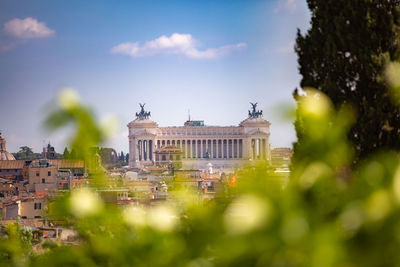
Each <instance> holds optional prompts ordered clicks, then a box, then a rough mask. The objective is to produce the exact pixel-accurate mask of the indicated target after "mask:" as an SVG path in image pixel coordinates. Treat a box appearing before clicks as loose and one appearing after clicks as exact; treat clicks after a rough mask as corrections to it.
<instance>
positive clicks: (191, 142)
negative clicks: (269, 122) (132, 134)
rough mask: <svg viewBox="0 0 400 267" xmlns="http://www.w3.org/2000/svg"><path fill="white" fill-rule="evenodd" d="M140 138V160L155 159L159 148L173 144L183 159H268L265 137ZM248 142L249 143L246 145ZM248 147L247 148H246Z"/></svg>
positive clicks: (138, 158)
mask: <svg viewBox="0 0 400 267" xmlns="http://www.w3.org/2000/svg"><path fill="white" fill-rule="evenodd" d="M248 141H250V143H249V142H247V143H245V139H242V138H232V139H178V140H177V139H172V140H171V139H166V140H155V141H153V140H152V139H138V140H137V141H136V151H135V153H134V154H135V155H136V159H137V160H139V161H152V160H154V152H155V149H157V148H162V147H166V146H173V147H177V148H180V149H181V151H182V159H243V158H247V157H248V158H251V159H255V160H265V159H267V149H268V148H267V145H268V143H267V140H266V139H265V138H258V139H257V138H256V139H254V138H253V139H250V140H248ZM246 144H247V145H246ZM246 147H247V148H246Z"/></svg>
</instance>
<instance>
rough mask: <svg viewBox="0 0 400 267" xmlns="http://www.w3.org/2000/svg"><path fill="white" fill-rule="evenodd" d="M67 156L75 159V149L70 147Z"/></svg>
mask: <svg viewBox="0 0 400 267" xmlns="http://www.w3.org/2000/svg"><path fill="white" fill-rule="evenodd" d="M69 158H70V159H76V158H77V154H76V150H75V149H74V148H72V150H71V153H70V154H69Z"/></svg>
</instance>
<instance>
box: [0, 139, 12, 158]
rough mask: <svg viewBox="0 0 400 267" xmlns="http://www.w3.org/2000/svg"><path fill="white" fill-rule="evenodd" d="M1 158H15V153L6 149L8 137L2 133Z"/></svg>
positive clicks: (0, 142)
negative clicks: (4, 136) (5, 137)
mask: <svg viewBox="0 0 400 267" xmlns="http://www.w3.org/2000/svg"><path fill="white" fill-rule="evenodd" d="M0 160H15V158H14V156H13V154H11V153H9V152H7V150H6V139H4V138H3V137H2V136H1V133H0Z"/></svg>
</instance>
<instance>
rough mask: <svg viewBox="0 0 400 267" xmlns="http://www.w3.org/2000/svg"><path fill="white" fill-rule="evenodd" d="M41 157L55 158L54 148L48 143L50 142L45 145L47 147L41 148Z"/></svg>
mask: <svg viewBox="0 0 400 267" xmlns="http://www.w3.org/2000/svg"><path fill="white" fill-rule="evenodd" d="M42 157H43V158H44V159H56V158H57V156H56V150H55V149H54V147H53V146H51V145H50V143H49V144H48V145H47V147H44V148H43V152H42Z"/></svg>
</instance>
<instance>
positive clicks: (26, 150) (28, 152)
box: [19, 146, 33, 157]
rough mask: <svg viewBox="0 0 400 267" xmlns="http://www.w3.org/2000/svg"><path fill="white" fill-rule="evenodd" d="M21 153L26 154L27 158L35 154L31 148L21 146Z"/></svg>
mask: <svg viewBox="0 0 400 267" xmlns="http://www.w3.org/2000/svg"><path fill="white" fill-rule="evenodd" d="M19 152H21V153H23V154H25V156H26V157H29V156H31V155H32V154H33V150H32V148H30V147H29V146H21V147H20V148H19Z"/></svg>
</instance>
